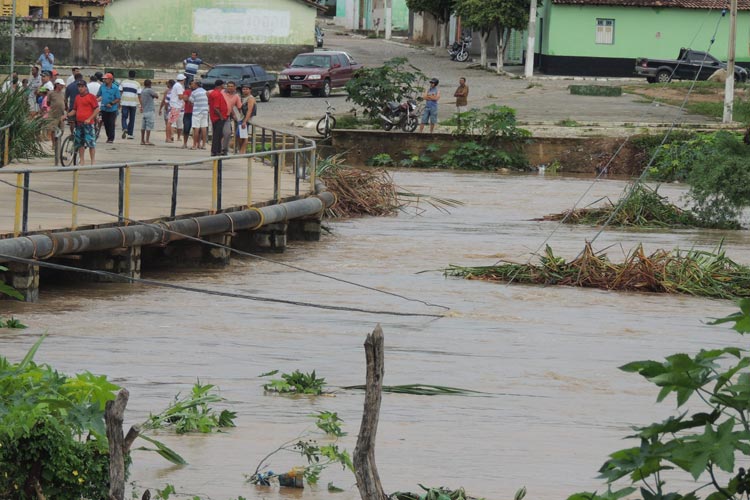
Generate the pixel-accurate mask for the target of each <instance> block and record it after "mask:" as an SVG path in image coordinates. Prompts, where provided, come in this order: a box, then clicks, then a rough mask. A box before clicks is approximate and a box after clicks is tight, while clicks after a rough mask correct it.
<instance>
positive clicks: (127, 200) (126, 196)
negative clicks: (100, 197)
mask: <svg viewBox="0 0 750 500" xmlns="http://www.w3.org/2000/svg"><path fill="white" fill-rule="evenodd" d="M123 198H124V207H123V214H124V219H125V224H127V223H128V221H129V220H130V167H128V166H126V167H125V190H124V193H123Z"/></svg>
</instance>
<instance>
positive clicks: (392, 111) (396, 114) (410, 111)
mask: <svg viewBox="0 0 750 500" xmlns="http://www.w3.org/2000/svg"><path fill="white" fill-rule="evenodd" d="M417 108H418V106H417V101H416V99H407V100H406V101H404V102H402V103H398V102H396V101H391V102H388V103H386V104H385V106H383V111H382V112H381V113H380V114H379V115H378V116H379V117H380V122H381V125H382V126H383V130H386V131H388V130H391V129H394V128H400V129H401V130H403V131H404V132H414V131H415V130H416V129H417V125H418V124H419V113H418V112H417Z"/></svg>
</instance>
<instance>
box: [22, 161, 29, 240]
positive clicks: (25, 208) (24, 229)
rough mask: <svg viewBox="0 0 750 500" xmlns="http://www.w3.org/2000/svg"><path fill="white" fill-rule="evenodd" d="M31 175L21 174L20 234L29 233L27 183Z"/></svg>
mask: <svg viewBox="0 0 750 500" xmlns="http://www.w3.org/2000/svg"><path fill="white" fill-rule="evenodd" d="M30 177H31V173H30V172H24V174H23V220H22V223H21V232H22V233H23V234H26V233H28V232H29V181H30Z"/></svg>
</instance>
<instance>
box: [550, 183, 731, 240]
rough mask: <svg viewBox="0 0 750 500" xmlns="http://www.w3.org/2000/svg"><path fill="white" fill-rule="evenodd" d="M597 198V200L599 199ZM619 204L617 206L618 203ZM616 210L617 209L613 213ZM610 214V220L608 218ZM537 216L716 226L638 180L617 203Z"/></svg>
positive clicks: (629, 224) (579, 220) (597, 222)
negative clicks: (703, 220)
mask: <svg viewBox="0 0 750 500" xmlns="http://www.w3.org/2000/svg"><path fill="white" fill-rule="evenodd" d="M599 201H600V200H599ZM619 203H621V205H622V206H620V207H619V208H618V204H619ZM615 210H617V213H615V214H614V216H612V214H613V213H614V212H615ZM610 217H612V220H611V221H610V220H609V219H610ZM537 220H545V221H563V222H564V223H566V224H587V225H591V226H601V225H603V224H605V223H607V221H609V225H610V226H618V227H662V228H663V227H704V228H717V225H716V224H711V223H706V222H702V221H701V220H700V219H699V218H698V217H696V216H695V214H693V213H692V212H690V211H688V210H683V209H681V208H679V207H677V206H675V205H673V204H672V203H670V202H669V201H668V199H667V197H666V196H662V195H660V194H659V193H658V192H657V189H654V188H651V187H649V186H645V185H643V184H639V185H637V186H636V187H635V189H633V191H632V192H631V193H629V194H627V195H626V197H625V198H624V201H623V200H620V201H619V202H618V203H612V202H611V201H610V200H609V199H607V206H604V207H586V208H579V209H577V210H567V211H565V212H562V213H559V214H551V215H546V216H544V217H542V218H541V219H537ZM721 228H722V229H739V226H738V225H737V224H730V225H726V226H721Z"/></svg>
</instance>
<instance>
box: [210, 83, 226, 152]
mask: <svg viewBox="0 0 750 500" xmlns="http://www.w3.org/2000/svg"><path fill="white" fill-rule="evenodd" d="M222 90H224V80H221V79H218V80H216V81H215V82H214V89H213V90H212V91H211V93H210V94H208V109H209V113H210V114H209V117H210V118H211V156H221V143H222V139H223V133H224V124H225V123H226V121H227V118H228V117H229V106H227V101H226V99H224V93H223V92H222Z"/></svg>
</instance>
